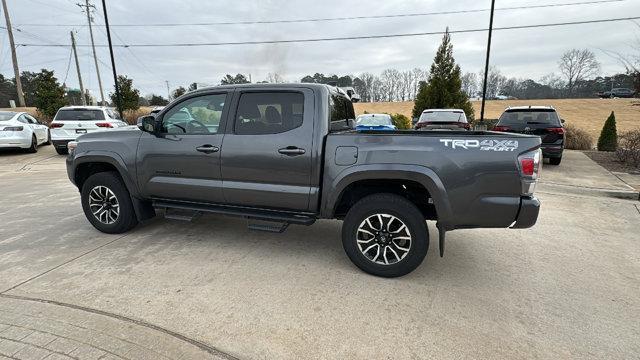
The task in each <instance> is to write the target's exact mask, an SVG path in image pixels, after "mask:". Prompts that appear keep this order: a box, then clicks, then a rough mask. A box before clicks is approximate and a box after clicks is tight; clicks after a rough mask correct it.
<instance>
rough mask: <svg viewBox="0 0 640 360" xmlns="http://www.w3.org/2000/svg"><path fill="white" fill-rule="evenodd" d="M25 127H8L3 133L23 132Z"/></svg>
mask: <svg viewBox="0 0 640 360" xmlns="http://www.w3.org/2000/svg"><path fill="white" fill-rule="evenodd" d="M22 130H24V127H22V126H7V127H5V128H4V129H3V131H22Z"/></svg>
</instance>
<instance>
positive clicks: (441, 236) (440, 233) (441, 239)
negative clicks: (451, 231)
mask: <svg viewBox="0 0 640 360" xmlns="http://www.w3.org/2000/svg"><path fill="white" fill-rule="evenodd" d="M436 227H437V228H438V245H440V257H444V236H445V234H446V232H447V230H445V229H444V228H443V227H442V226H441V225H440V223H437V224H436Z"/></svg>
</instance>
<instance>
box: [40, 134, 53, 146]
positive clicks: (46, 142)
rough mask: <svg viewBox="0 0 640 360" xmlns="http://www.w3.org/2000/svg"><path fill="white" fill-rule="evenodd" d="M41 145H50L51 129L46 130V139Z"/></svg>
mask: <svg viewBox="0 0 640 360" xmlns="http://www.w3.org/2000/svg"><path fill="white" fill-rule="evenodd" d="M42 145H51V130H47V141H45V142H44V143H43V144H42Z"/></svg>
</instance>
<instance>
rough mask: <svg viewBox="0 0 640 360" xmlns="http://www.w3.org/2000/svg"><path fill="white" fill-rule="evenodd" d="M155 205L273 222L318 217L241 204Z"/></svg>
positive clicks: (306, 221) (306, 220) (307, 221)
mask: <svg viewBox="0 0 640 360" xmlns="http://www.w3.org/2000/svg"><path fill="white" fill-rule="evenodd" d="M153 207H155V208H162V209H166V211H167V213H169V212H170V211H171V210H180V211H175V212H179V213H180V214H182V213H183V212H184V211H186V212H196V213H201V212H202V213H205V212H206V213H214V214H223V215H229V216H239V217H244V218H248V219H253V220H262V221H268V222H272V223H287V224H298V225H311V224H313V223H314V222H315V221H316V217H315V215H313V214H306V213H294V212H288V211H277V210H264V209H255V208H246V207H241V206H228V205H216V204H200V203H185V202H177V201H169V200H154V201H153ZM175 212H174V211H171V213H175ZM271 226H273V225H271ZM259 227H262V226H259ZM285 229H286V227H285ZM283 231H284V230H283Z"/></svg>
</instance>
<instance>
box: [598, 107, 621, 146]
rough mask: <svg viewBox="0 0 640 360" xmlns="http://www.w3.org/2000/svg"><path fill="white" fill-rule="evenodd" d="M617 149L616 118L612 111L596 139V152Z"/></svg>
mask: <svg viewBox="0 0 640 360" xmlns="http://www.w3.org/2000/svg"><path fill="white" fill-rule="evenodd" d="M617 148H618V132H617V130H616V116H615V114H614V113H613V111H612V112H611V115H609V118H608V119H607V121H605V122H604V126H603V127H602V132H601V133H600V138H599V139H598V151H616V149H617Z"/></svg>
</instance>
